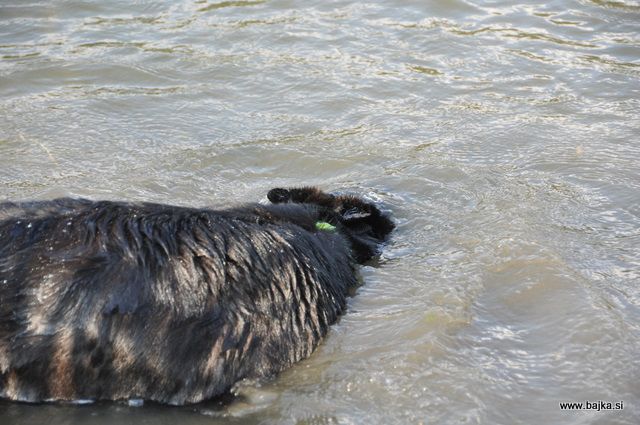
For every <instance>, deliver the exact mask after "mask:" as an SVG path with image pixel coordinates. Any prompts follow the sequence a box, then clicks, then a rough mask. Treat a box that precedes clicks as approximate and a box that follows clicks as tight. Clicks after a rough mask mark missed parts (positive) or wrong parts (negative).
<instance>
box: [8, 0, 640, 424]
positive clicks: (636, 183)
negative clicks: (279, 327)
mask: <svg viewBox="0 0 640 425" xmlns="http://www.w3.org/2000/svg"><path fill="white" fill-rule="evenodd" d="M311 184H314V185H320V186H322V187H323V188H325V189H327V190H338V191H349V192H354V193H360V194H365V195H366V196H367V197H369V198H370V199H374V200H377V201H380V202H382V203H383V204H384V205H385V206H386V208H387V209H388V210H390V211H391V212H392V214H393V215H394V217H395V219H396V221H397V223H398V229H397V232H396V233H395V234H394V235H393V239H392V241H391V242H390V243H389V245H388V246H387V248H386V250H385V252H384V254H383V255H382V257H381V259H380V260H379V261H378V262H377V263H376V264H375V265H370V266H366V267H363V268H362V277H363V281H364V285H363V286H362V287H361V288H359V290H358V291H357V294H356V296H355V297H353V298H351V299H350V302H349V309H348V312H347V314H346V315H345V316H344V317H343V318H342V319H341V321H340V322H339V323H338V324H336V325H335V326H333V328H332V330H331V332H330V333H329V335H328V337H327V338H326V340H325V342H324V343H323V344H322V346H321V347H320V348H319V349H318V350H317V351H316V352H315V353H314V355H313V356H312V357H311V358H309V359H307V360H305V361H303V362H302V363H300V364H298V365H296V366H295V367H293V368H292V369H290V370H288V371H287V372H285V373H283V374H282V375H280V376H279V377H278V378H277V379H275V380H274V381H272V382H266V383H262V384H260V385H251V384H247V385H245V386H244V387H242V388H240V389H239V392H240V393H241V394H242V397H240V398H239V399H238V400H236V401H235V402H232V403H230V404H225V405H218V404H216V403H205V404H203V405H197V406H190V407H182V408H168V407H163V406H156V405H145V406H143V407H129V406H127V405H126V404H123V403H100V404H96V405H90V406H68V405H67V406H65V405H45V406H42V405H36V406H32V405H24V404H11V403H6V402H2V403H0V423H2V424H3V425H9V424H14V423H15V424H36V423H47V424H89V425H99V424H145V423H148V424H173V423H180V424H187V425H193V424H223V423H224V424H226V423H231V424H245V423H246V424H280V423H283V424H418V423H424V424H441V423H444V424H461V423H462V424H477V423H481V424H551V423H553V424H629V425H631V424H637V423H640V356H639V354H640V3H639V2H638V1H637V0H553V1H549V2H523V3H519V4H516V3H514V2H510V1H503V0H495V1H471V0H469V1H464V0H442V1H426V0H420V1H419V0H412V1H400V0H388V1H374V2H356V1H329V0H323V1H295V0H273V1H271V0H266V1H261V0H246V1H222V0H209V1H206V0H158V1H145V0H140V1H124V0H101V1H80V0H67V1H63V0H57V1H53V0H52V1H31V0H3V1H2V2H1V3H0V199H13V200H17V199H49V198H53V197H58V196H83V197H89V198H93V199H126V200H139V201H156V202H166V203H174V204H180V205H190V206H206V205H215V206H220V205H222V206H224V205H227V204H236V203H238V202H244V201H254V200H264V199H266V198H265V195H266V192H267V190H268V189H269V188H271V187H274V186H295V185H311ZM600 400H602V401H606V402H618V401H622V402H623V403H624V405H623V406H624V410H621V411H599V412H598V411H595V410H592V411H562V410H560V407H559V403H560V402H583V401H600Z"/></svg>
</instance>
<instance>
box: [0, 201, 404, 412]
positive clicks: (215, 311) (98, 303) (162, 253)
mask: <svg viewBox="0 0 640 425" xmlns="http://www.w3.org/2000/svg"><path fill="white" fill-rule="evenodd" d="M268 198H269V200H270V201H271V202H272V204H269V205H260V204H252V205H245V206H241V207H237V208H233V209H227V210H211V209H198V208H183V207H176V206H169V205H160V204H150V203H139V204H136V203H124V202H109V201H101V202H95V201H90V200H86V199H68V198H64V199H57V200H53V201H36V202H25V203H10V202H8V203H0V397H2V398H8V399H12V400H20V401H28V402H40V401H46V400H74V399H95V400H104V399H106V400H117V399H129V398H141V399H145V400H154V401H157V402H162V403H170V404H185V403H196V402H199V401H202V400H206V399H209V398H212V397H215V396H217V395H220V394H223V393H224V392H226V391H228V390H229V388H230V387H231V386H232V385H233V384H234V383H236V382H237V381H238V380H241V379H243V378H263V377H268V376H272V375H274V374H276V373H278V372H280V371H281V370H283V369H285V368H287V367H289V366H290V365H292V364H293V363H295V362H297V361H299V360H301V359H303V358H305V357H307V356H309V355H310V354H311V352H312V351H313V350H314V348H315V347H316V346H317V345H318V343H319V342H320V340H321V339H322V337H323V336H324V335H325V334H326V332H327V330H328V327H329V325H331V324H332V323H334V322H335V321H336V319H337V318H338V316H339V315H340V314H341V313H342V312H343V310H344V308H345V300H346V296H347V294H348V292H349V289H351V288H353V287H354V286H355V285H356V284H357V279H356V275H355V263H362V262H365V261H367V260H369V259H370V258H371V257H372V256H374V255H376V253H377V250H378V247H379V245H380V243H381V242H383V241H384V239H385V238H386V237H387V236H388V234H389V233H390V232H391V231H392V230H393V227H394V225H393V223H392V222H391V221H390V220H389V219H388V218H387V217H386V216H385V215H383V214H382V213H381V212H380V211H379V210H378V209H377V208H376V207H375V206H374V205H373V204H371V203H368V202H365V201H363V200H361V199H359V198H356V197H353V196H333V195H330V194H326V193H323V192H322V191H320V190H318V189H316V188H298V189H272V190H271V191H270V192H269V194H268ZM318 222H328V223H330V224H331V225H333V226H335V229H332V228H331V226H324V227H323V226H318Z"/></svg>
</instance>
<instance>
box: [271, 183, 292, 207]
mask: <svg viewBox="0 0 640 425" xmlns="http://www.w3.org/2000/svg"><path fill="white" fill-rule="evenodd" d="M267 198H268V199H269V201H271V202H272V203H274V204H281V203H283V202H288V201H289V200H290V199H291V193H290V192H289V191H288V190H287V189H282V188H279V187H277V188H275V189H271V190H270V191H269V193H267Z"/></svg>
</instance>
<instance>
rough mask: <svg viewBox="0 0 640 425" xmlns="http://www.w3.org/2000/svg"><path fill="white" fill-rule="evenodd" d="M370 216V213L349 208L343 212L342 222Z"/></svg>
mask: <svg viewBox="0 0 640 425" xmlns="http://www.w3.org/2000/svg"><path fill="white" fill-rule="evenodd" d="M370 215H371V213H368V212H366V211H362V210H360V209H358V208H355V207H354V208H351V209H348V210H346V211H345V212H343V213H342V218H343V219H344V220H354V219H356V218H365V217H369V216H370Z"/></svg>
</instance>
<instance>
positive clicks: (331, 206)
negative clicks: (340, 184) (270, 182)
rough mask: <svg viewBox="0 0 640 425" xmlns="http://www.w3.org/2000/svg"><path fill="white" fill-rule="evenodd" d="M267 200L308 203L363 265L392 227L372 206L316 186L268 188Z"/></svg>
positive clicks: (386, 218)
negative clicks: (326, 191) (332, 227)
mask: <svg viewBox="0 0 640 425" xmlns="http://www.w3.org/2000/svg"><path fill="white" fill-rule="evenodd" d="M267 198H269V201H271V202H272V203H274V204H281V203H297V204H312V205H316V206H317V207H318V211H319V215H320V217H319V219H320V220H322V221H323V222H327V223H328V224H330V225H332V226H335V227H336V228H337V230H338V231H339V232H341V233H343V234H344V235H345V236H346V237H347V238H348V239H349V241H350V243H351V248H352V251H353V256H354V258H355V260H356V261H357V262H358V263H364V262H365V261H367V260H369V259H371V258H372V257H373V256H375V255H376V254H377V253H378V249H379V246H380V244H381V243H382V242H384V241H385V240H386V239H387V237H388V236H389V234H390V233H391V231H392V230H393V229H394V228H395V225H394V224H393V222H392V221H391V219H389V217H387V216H386V215H385V214H383V213H382V212H381V211H380V210H379V209H378V207H376V206H375V205H374V204H373V203H371V202H367V201H365V200H363V199H361V198H358V197H356V196H351V195H332V194H330V193H325V192H323V191H321V190H320V189H318V188H316V187H302V188H291V189H282V188H276V189H271V190H270V191H269V193H268V194H267Z"/></svg>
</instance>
